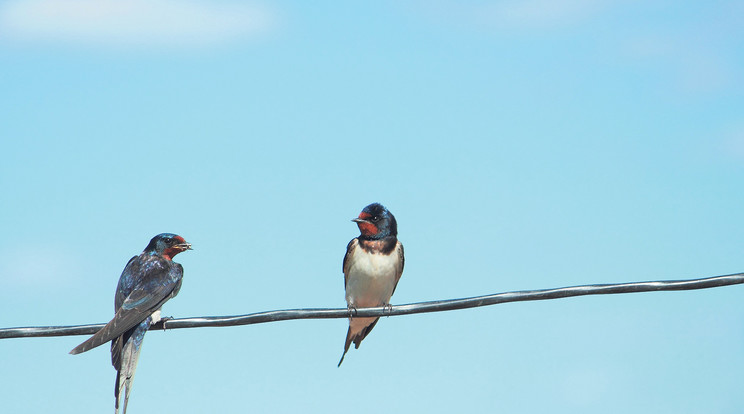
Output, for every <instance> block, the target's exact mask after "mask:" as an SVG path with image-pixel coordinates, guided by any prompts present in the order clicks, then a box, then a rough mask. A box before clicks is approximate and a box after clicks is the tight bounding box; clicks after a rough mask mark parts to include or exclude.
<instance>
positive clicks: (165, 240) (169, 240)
mask: <svg viewBox="0 0 744 414" xmlns="http://www.w3.org/2000/svg"><path fill="white" fill-rule="evenodd" d="M163 241H164V242H165V243H166V244H171V242H172V241H173V239H171V238H170V237H166V238H164V239H163Z"/></svg>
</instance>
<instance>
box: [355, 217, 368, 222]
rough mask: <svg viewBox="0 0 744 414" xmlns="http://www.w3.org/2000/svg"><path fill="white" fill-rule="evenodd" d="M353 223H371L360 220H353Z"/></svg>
mask: <svg viewBox="0 0 744 414" xmlns="http://www.w3.org/2000/svg"><path fill="white" fill-rule="evenodd" d="M351 221H353V222H354V223H369V221H367V220H365V219H360V218H355V219H351Z"/></svg>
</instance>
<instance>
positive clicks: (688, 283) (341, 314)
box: [0, 273, 744, 339]
mask: <svg viewBox="0 0 744 414" xmlns="http://www.w3.org/2000/svg"><path fill="white" fill-rule="evenodd" d="M742 283H744V273H736V274H732V275H724V276H716V277H709V278H703V279H689V280H664V281H655V282H633V283H616V284H601V285H583V286H571V287H564V288H557V289H540V290H522V291H516V292H505V293H497V294H493V295H486V296H476V297H472V298H464V299H449V300H437V301H431V302H418V303H409V304H405V305H396V306H389V307H377V308H359V309H354V310H349V309H346V308H342V309H338V308H335V309H330V308H323V309H287V310H276V311H268V312H259V313H251V314H248V315H237V316H202V317H195V318H181V319H167V320H164V321H161V322H159V323H157V324H155V325H153V326H151V327H150V330H159V329H181V328H204V327H216V326H239V325H251V324H257V323H267V322H277V321H287V320H292V319H337V318H348V317H349V315H350V314H351V315H353V316H355V317H376V316H398V315H410V314H414V313H426V312H443V311H450V310H456V309H467V308H475V307H479V306H489V305H497V304H500V303H508V302H526V301H532V300H548V299H561V298H568V297H573V296H585V295H610V294H618V293H638V292H658V291H676V290H694V289H708V288H714V287H721V286H730V285H737V284H742ZM104 325H105V324H102V323H99V324H90V325H74V326H33V327H22V328H6V329H0V339H7V338H30V337H46V336H72V335H92V334H94V333H96V332H98V330H99V329H101V328H103V326H104Z"/></svg>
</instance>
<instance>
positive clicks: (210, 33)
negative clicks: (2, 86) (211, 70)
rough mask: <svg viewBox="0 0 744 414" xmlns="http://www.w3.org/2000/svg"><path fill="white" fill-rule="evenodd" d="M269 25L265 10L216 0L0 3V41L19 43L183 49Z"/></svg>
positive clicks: (262, 30)
mask: <svg viewBox="0 0 744 414" xmlns="http://www.w3.org/2000/svg"><path fill="white" fill-rule="evenodd" d="M274 23H275V16H274V14H273V13H272V12H271V11H270V10H269V9H268V8H266V7H263V6H259V5H257V4H255V3H243V2H241V3H236V2H225V1H216V0H215V1H199V0H12V1H4V2H2V3H0V38H4V39H5V40H6V41H15V42H22V43H26V42H36V43H38V42H41V43H51V44H59V43H67V44H75V45H92V46H123V47H179V48H188V47H194V46H197V47H198V46H210V45H217V44H222V43H226V42H231V41H234V40H239V39H245V38H248V37H252V36H257V35H261V34H264V33H266V32H268V31H269V30H271V29H272V27H273V26H274Z"/></svg>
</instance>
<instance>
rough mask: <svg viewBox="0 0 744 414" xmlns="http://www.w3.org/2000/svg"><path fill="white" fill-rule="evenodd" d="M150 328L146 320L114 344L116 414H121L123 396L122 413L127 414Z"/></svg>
mask: <svg viewBox="0 0 744 414" xmlns="http://www.w3.org/2000/svg"><path fill="white" fill-rule="evenodd" d="M148 327H149V320H145V321H143V323H141V324H140V325H138V326H137V327H136V328H134V330H133V331H130V332H128V333H127V334H126V335H124V336H122V337H120V338H118V339H117V340H115V341H114V342H113V343H112V348H111V349H112V362H113V365H114V367H115V368H116V384H115V386H114V397H115V398H116V402H115V405H114V407H115V409H116V410H115V413H116V414H118V413H119V406H120V405H121V399H122V396H123V397H124V404H123V409H122V411H123V414H126V413H127V404H128V403H129V393H130V392H131V391H132V382H133V381H134V373H135V371H136V370H137V361H138V359H139V354H140V350H141V349H142V340H143V339H144V336H145V332H147V328H148ZM122 343H123V344H122ZM117 351H118V352H117Z"/></svg>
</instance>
